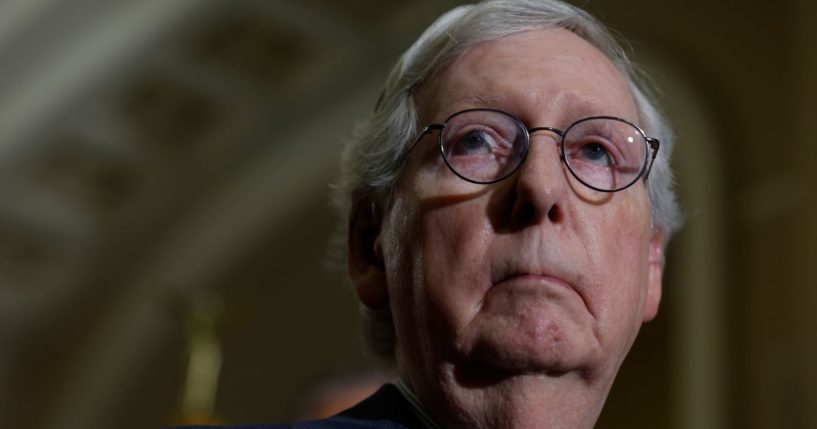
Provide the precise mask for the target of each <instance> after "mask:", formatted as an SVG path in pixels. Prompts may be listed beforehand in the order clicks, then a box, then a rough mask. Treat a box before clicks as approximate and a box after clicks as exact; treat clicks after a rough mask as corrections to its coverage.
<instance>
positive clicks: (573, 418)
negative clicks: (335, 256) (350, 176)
mask: <svg viewBox="0 0 817 429" xmlns="http://www.w3.org/2000/svg"><path fill="white" fill-rule="evenodd" d="M416 100H417V105H418V109H419V113H420V118H421V120H420V124H419V125H420V126H422V125H425V124H428V123H433V122H442V121H444V120H445V118H447V117H448V116H449V115H451V114H452V113H454V112H457V111H460V110H463V109H467V108H477V107H488V108H495V109H501V110H504V111H506V112H509V113H511V114H513V115H516V116H517V117H519V118H520V119H521V120H522V121H523V122H525V123H526V125H527V126H529V127H539V126H550V127H557V128H561V129H564V128H565V127H566V126H568V125H569V124H570V123H572V122H573V121H575V120H577V119H579V118H582V117H586V116H590V115H614V116H618V117H622V118H626V119H629V120H631V121H633V122H636V123H637V122H638V115H637V112H636V108H635V105H634V102H633V99H632V96H631V94H630V92H629V90H628V86H627V85H626V83H625V81H624V80H623V79H622V78H621V76H620V75H619V73H618V72H617V70H616V69H615V68H614V66H613V65H612V64H611V63H610V62H609V61H608V60H607V59H606V58H605V57H604V55H603V54H602V53H601V52H599V51H598V50H597V49H595V48H594V47H592V46H591V45H590V44H588V43H587V42H585V41H584V40H582V39H581V38H579V37H578V36H576V35H574V34H573V33H570V32H568V31H566V30H563V29H546V30H535V31H528V32H524V33H520V34H517V35H514V36H510V37H507V38H505V39H501V40H498V41H493V42H487V43H483V44H480V45H477V46H475V47H473V48H471V49H470V50H468V51H466V53H465V54H463V55H462V56H461V57H459V58H458V59H457V60H455V61H454V62H453V63H452V64H450V65H449V66H448V67H447V68H445V69H443V70H442V71H441V72H440V73H438V74H436V75H434V76H433V78H432V79H431V80H430V81H428V82H426V83H425V84H424V85H423V86H422V87H421V88H420V89H419V91H418V93H417V94H416ZM436 136H437V134H430V135H427V136H426V137H424V138H423V139H422V140H421V142H420V144H418V145H417V146H416V147H415V149H414V150H413V151H412V153H411V154H410V156H409V158H408V160H407V163H406V165H405V168H404V170H403V172H402V174H401V176H400V178H399V181H398V183H397V185H396V188H395V189H394V193H393V195H392V198H391V199H390V201H389V203H388V204H387V205H386V206H385V207H382V209H381V210H378V211H373V212H372V213H370V214H367V215H364V216H362V218H364V219H366V218H368V221H366V222H364V223H365V224H366V225H368V230H369V232H368V233H367V234H357V237H358V238H355V237H356V235H355V234H352V242H351V243H350V249H351V250H352V252H351V253H350V256H351V257H350V273H351V276H352V279H353V281H354V283H355V285H356V287H357V290H358V293H359V296H360V298H361V300H362V301H363V302H364V304H366V305H368V306H370V307H372V308H379V307H382V306H385V305H388V306H390V308H391V311H392V314H393V317H394V323H395V332H396V338H397V349H396V356H397V363H398V369H399V372H400V375H401V378H402V379H403V380H405V381H406V382H407V383H408V384H409V385H410V386H411V387H412V389H413V390H414V391H415V392H416V393H417V395H418V396H419V398H420V400H421V402H422V403H423V404H424V406H425V407H426V408H427V409H428V410H429V411H430V412H431V414H432V415H433V416H434V417H435V418H437V419H438V420H440V421H441V422H443V423H444V424H445V425H447V426H448V427H543V426H544V425H550V426H552V427H592V426H593V424H594V423H595V420H596V419H597V417H598V414H599V413H600V411H601V406H602V405H603V402H604V399H605V397H606V395H607V392H608V391H609V388H610V385H611V384H612V381H613V378H614V377H615V373H616V372H617V370H618V368H619V366H620V364H621V362H622V360H623V359H624V356H625V355H626V353H627V351H628V350H629V348H630V346H631V345H632V342H633V341H634V339H635V337H636V335H637V332H638V330H639V327H640V325H641V324H642V323H643V322H645V321H648V320H650V319H652V318H653V317H654V316H655V314H656V311H657V309H658V303H659V301H660V295H661V274H662V264H661V252H662V247H663V246H662V245H663V242H662V236H661V235H660V234H659V233H657V232H656V231H654V230H653V228H652V222H651V219H650V209H649V202H648V199H647V193H646V189H645V187H644V184H643V182H642V181H639V182H638V183H636V184H635V185H634V186H632V187H630V188H627V189H625V190H623V191H620V192H616V193H612V194H609V193H601V192H597V191H592V190H590V189H588V188H586V187H584V186H583V185H581V184H580V183H578V182H576V181H575V179H573V178H572V176H570V174H569V173H568V172H567V171H566V170H565V168H564V167H563V165H562V164H561V161H560V159H559V153H558V144H557V143H558V136H556V135H554V134H553V133H550V132H546V131H545V132H536V133H534V134H532V135H531V146H530V152H529V154H528V157H527V159H526V161H525V163H524V164H523V165H522V166H521V167H520V169H519V170H518V171H517V172H516V173H514V174H513V175H512V176H510V177H509V178H507V179H505V180H503V181H501V182H499V183H494V184H490V185H477V184H472V183H468V182H466V181H464V180H462V179H460V178H458V177H456V176H455V175H454V174H453V173H451V171H450V170H449V169H448V168H447V167H446V165H445V164H444V162H443V160H442V159H441V157H440V154H439V149H438V146H437V144H436V142H437V137H436ZM353 224H354V222H353ZM353 227H354V225H353ZM358 229H360V227H359V226H358ZM353 230H354V228H353ZM361 249H364V251H361Z"/></svg>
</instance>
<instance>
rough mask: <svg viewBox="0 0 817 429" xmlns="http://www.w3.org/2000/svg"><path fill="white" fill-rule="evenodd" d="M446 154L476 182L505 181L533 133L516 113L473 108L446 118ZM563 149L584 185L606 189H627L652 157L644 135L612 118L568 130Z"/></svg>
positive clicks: (591, 120)
mask: <svg viewBox="0 0 817 429" xmlns="http://www.w3.org/2000/svg"><path fill="white" fill-rule="evenodd" d="M441 139H442V140H441V143H442V151H443V156H444V158H445V162H446V163H447V164H448V166H449V167H450V168H451V169H452V170H453V171H454V172H455V173H456V174H457V175H459V176H460V177H462V178H464V179H466V180H469V181H472V182H477V183H491V182H495V181H498V180H502V179H504V178H505V177H507V176H509V175H510V174H511V173H513V172H514V171H515V170H516V168H517V167H519V165H520V164H521V162H522V160H523V159H524V158H525V155H526V153H527V149H528V144H529V136H528V131H527V129H526V127H525V125H524V124H522V123H521V122H520V121H519V120H518V119H516V118H515V117H513V116H511V115H509V114H506V113H502V112H499V111H494V110H469V111H465V112H460V113H458V114H455V115H454V116H452V117H451V118H449V119H448V121H446V123H445V126H444V128H443V131H442V133H441ZM561 150H562V154H563V155H564V161H565V163H566V165H567V167H568V170H570V172H571V173H572V174H573V176H574V177H576V178H577V179H578V180H580V181H581V182H582V183H584V184H585V185H587V186H589V187H591V188H595V189H598V190H604V191H614V190H618V189H622V188H625V187H627V186H629V185H630V184H632V183H633V182H634V181H635V180H637V179H638V177H639V176H640V174H641V172H642V170H643V169H644V165H645V164H646V159H647V145H646V140H645V137H644V136H643V134H642V133H641V132H640V130H639V129H638V128H636V127H635V126H634V125H632V124H630V123H628V122H626V121H623V120H620V119H617V118H612V117H597V118H587V119H582V120H579V121H577V122H575V123H574V124H573V125H571V126H570V127H569V128H568V129H567V130H565V133H564V136H563V138H562V148H561Z"/></svg>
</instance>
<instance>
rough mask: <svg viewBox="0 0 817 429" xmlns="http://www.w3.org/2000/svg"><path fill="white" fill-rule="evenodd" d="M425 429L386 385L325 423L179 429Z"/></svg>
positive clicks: (311, 421)
mask: <svg viewBox="0 0 817 429" xmlns="http://www.w3.org/2000/svg"><path fill="white" fill-rule="evenodd" d="M422 427H423V426H422V424H421V423H420V421H419V419H418V418H417V416H416V415H415V414H414V412H413V411H412V410H411V406H410V405H409V404H408V402H406V399H405V398H404V397H403V395H402V394H400V391H399V390H397V387H395V386H394V385H392V384H385V385H383V386H382V387H381V388H380V389H378V391H377V392H375V393H374V394H373V395H372V396H369V397H368V398H366V399H364V400H363V401H362V402H360V403H359V404H357V405H355V406H354V407H352V408H349V409H348V410H346V411H343V412H342V413H340V414H338V415H336V416H333V417H330V418H328V419H324V420H309V421H303V422H296V423H291V424H271V425H243V426H229V427H223V426H185V427H184V428H178V429H195V428H198V429H205V428H210V429H216V428H221V429H422Z"/></svg>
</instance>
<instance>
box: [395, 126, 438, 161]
mask: <svg viewBox="0 0 817 429" xmlns="http://www.w3.org/2000/svg"><path fill="white" fill-rule="evenodd" d="M442 129H443V124H431V125H428V126H427V127H425V128H423V131H421V132H420V135H419V136H417V139H415V140H414V143H412V144H411V147H410V148H409V150H407V151H406V154H405V155H403V156H404V157H406V156H408V154H410V153H411V151H413V150H414V146H417V143H420V140H422V139H423V137H425V136H426V134H428V133H430V132H433V131H437V130H442Z"/></svg>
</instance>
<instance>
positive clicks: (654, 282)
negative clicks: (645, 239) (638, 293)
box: [643, 229, 664, 322]
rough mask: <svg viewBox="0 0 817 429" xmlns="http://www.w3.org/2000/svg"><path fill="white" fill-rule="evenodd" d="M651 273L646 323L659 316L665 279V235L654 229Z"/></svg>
mask: <svg viewBox="0 0 817 429" xmlns="http://www.w3.org/2000/svg"><path fill="white" fill-rule="evenodd" d="M648 269H649V273H648V278H647V298H646V302H645V303H644V320H643V321H644V322H649V321H650V320H652V319H654V318H655V316H656V314H658V305H659V304H660V302H661V291H662V284H663V277H664V234H663V233H662V232H660V231H658V230H656V229H653V232H652V236H651V237H650V251H649V268H648Z"/></svg>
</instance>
